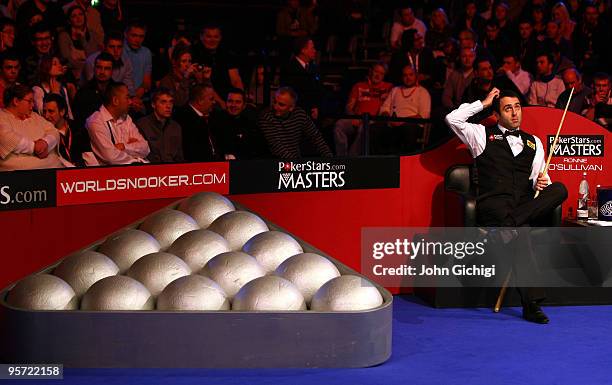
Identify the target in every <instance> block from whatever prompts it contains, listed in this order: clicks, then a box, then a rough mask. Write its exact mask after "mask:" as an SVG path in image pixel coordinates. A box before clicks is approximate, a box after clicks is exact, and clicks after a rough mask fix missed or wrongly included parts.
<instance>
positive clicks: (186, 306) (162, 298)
mask: <svg viewBox="0 0 612 385" xmlns="http://www.w3.org/2000/svg"><path fill="white" fill-rule="evenodd" d="M229 309H230V302H229V300H228V299H227V296H226V295H225V292H224V291H223V289H222V288H221V286H219V285H218V284H217V283H215V282H214V281H213V280H212V279H210V278H207V277H204V276H201V275H187V276H185V277H182V278H179V279H177V280H175V281H174V282H172V283H170V284H169V285H168V286H166V288H165V289H164V290H163V291H162V292H161V293H160V295H159V296H158V297H157V310H167V311H175V310H184V311H204V310H229Z"/></svg>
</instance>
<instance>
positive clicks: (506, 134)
mask: <svg viewBox="0 0 612 385" xmlns="http://www.w3.org/2000/svg"><path fill="white" fill-rule="evenodd" d="M510 135H512V136H516V137H517V138H518V137H519V135H520V132H519V130H512V131H510V130H506V132H504V138H506V137H508V136H510Z"/></svg>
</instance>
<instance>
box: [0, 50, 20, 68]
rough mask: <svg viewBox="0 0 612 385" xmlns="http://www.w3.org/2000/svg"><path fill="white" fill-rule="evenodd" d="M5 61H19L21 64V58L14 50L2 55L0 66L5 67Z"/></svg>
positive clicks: (0, 55)
mask: <svg viewBox="0 0 612 385" xmlns="http://www.w3.org/2000/svg"><path fill="white" fill-rule="evenodd" d="M5 61H18V62H21V57H20V56H19V54H18V53H17V51H15V50H14V49H12V48H10V49H7V50H6V51H4V52H1V53H0V66H3V65H4V62H5Z"/></svg>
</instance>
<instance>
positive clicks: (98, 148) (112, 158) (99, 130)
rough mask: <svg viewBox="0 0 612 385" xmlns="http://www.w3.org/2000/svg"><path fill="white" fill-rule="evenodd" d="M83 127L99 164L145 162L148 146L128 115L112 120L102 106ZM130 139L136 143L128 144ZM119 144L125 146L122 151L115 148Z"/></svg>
mask: <svg viewBox="0 0 612 385" xmlns="http://www.w3.org/2000/svg"><path fill="white" fill-rule="evenodd" d="M85 126H86V127H87V132H89V138H90V139H91V149H92V150H93V152H94V154H95V155H96V158H97V159H98V160H99V162H100V163H101V164H129V163H134V162H146V160H145V158H146V157H147V155H149V144H148V143H147V141H146V140H145V138H143V136H142V135H141V134H140V131H139V130H138V127H136V125H135V124H134V122H132V118H130V116H129V115H126V116H125V117H124V118H119V119H114V118H113V116H112V115H111V114H110V112H108V110H107V109H106V107H104V106H102V107H100V109H99V110H98V111H96V112H94V113H93V114H91V116H90V117H89V118H88V119H87V123H86V124H85ZM130 139H136V141H135V142H133V143H128V142H129V140H130ZM119 143H123V145H124V146H125V150H124V151H121V150H119V149H118V148H116V147H115V144H119Z"/></svg>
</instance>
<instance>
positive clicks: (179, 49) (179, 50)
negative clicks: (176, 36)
mask: <svg viewBox="0 0 612 385" xmlns="http://www.w3.org/2000/svg"><path fill="white" fill-rule="evenodd" d="M186 53H189V54H190V53H191V48H190V47H189V46H188V45H186V44H182V43H179V44H177V45H176V47H174V50H172V57H171V60H172V61H173V62H176V61H179V60H180V59H181V56H183V55H184V54H186Z"/></svg>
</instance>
